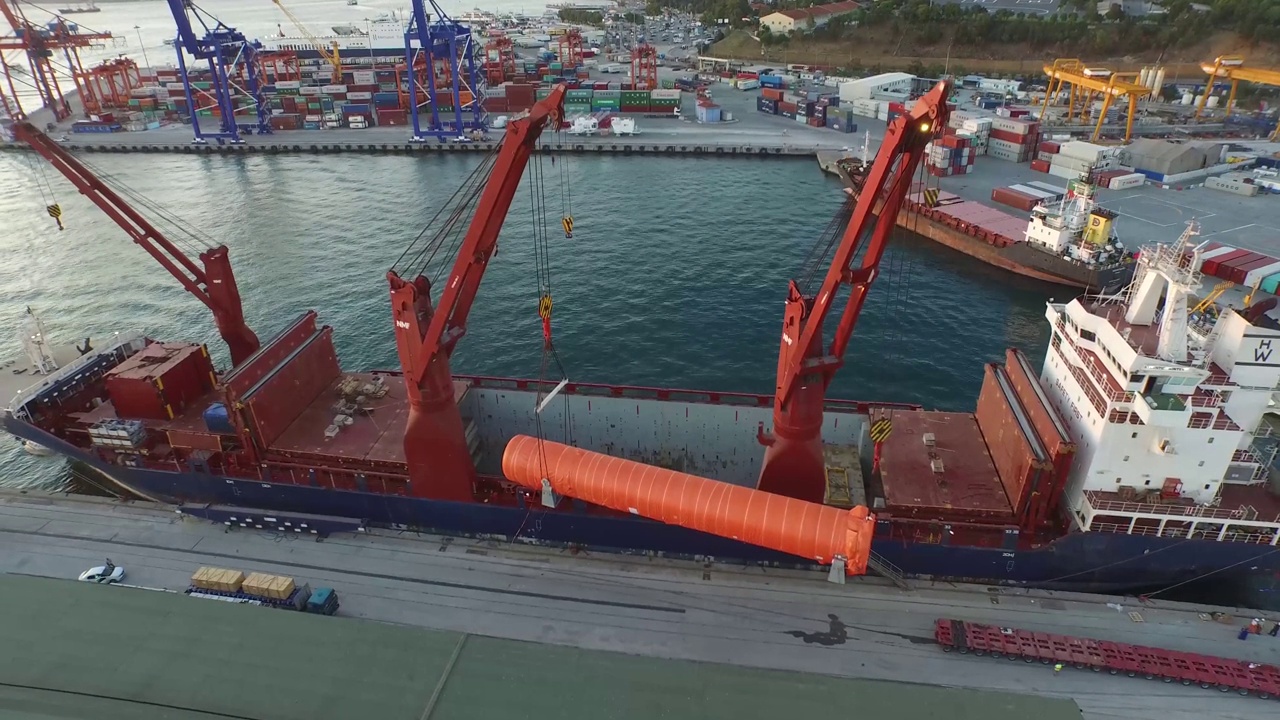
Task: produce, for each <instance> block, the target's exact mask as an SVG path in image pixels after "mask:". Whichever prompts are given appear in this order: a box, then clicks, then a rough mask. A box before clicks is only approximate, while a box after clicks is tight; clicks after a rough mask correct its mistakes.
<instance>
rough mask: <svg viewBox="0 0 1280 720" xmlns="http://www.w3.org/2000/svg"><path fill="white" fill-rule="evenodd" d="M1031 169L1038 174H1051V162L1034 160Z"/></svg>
mask: <svg viewBox="0 0 1280 720" xmlns="http://www.w3.org/2000/svg"><path fill="white" fill-rule="evenodd" d="M1031 169H1032V170H1035V171H1036V172H1042V173H1047V172H1049V162H1048V161H1047V160H1032V161H1031Z"/></svg>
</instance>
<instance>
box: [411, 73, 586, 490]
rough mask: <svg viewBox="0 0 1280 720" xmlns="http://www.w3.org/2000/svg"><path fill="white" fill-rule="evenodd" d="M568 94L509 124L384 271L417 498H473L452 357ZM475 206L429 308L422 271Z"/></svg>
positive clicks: (559, 90)
mask: <svg viewBox="0 0 1280 720" xmlns="http://www.w3.org/2000/svg"><path fill="white" fill-rule="evenodd" d="M564 95H565V87H564V85H563V84H560V85H556V86H555V87H554V88H553V89H552V90H551V94H550V95H548V96H547V97H546V98H545V99H543V100H540V101H538V103H537V104H535V105H534V106H533V108H532V109H531V110H530V111H529V114H528V115H526V116H524V117H522V118H517V119H515V120H512V121H511V123H510V124H509V125H508V126H507V131H506V134H505V135H504V137H503V140H502V143H501V144H500V145H499V146H498V149H497V150H496V151H495V152H493V153H491V154H490V155H489V156H488V157H487V158H486V159H485V160H484V161H483V162H482V163H481V165H480V166H479V167H478V168H477V169H476V171H475V172H474V173H473V174H472V176H471V179H470V181H469V182H468V183H467V185H466V186H464V187H463V188H462V189H461V190H459V191H458V194H456V195H455V199H459V200H461V202H460V203H459V204H458V205H457V207H456V208H453V209H450V210H447V211H442V213H446V212H447V213H451V214H447V215H446V216H445V217H446V220H445V222H444V224H443V226H442V227H441V228H439V229H438V231H437V232H436V233H435V236H434V237H432V238H431V239H430V240H429V241H428V242H426V243H425V244H423V245H422V246H421V247H420V248H417V249H415V246H412V245H411V246H410V248H409V249H408V250H406V251H405V253H404V254H403V255H401V257H400V260H399V261H397V263H396V264H397V266H398V267H399V268H400V270H399V271H398V270H397V269H395V268H393V269H392V270H390V271H389V272H388V273H387V281H388V283H389V284H390V287H391V314H392V317H393V319H394V321H395V333H396V347H397V350H398V351H399V354H400V367H401V368H402V369H403V370H404V379H405V385H406V386H407V387H408V394H409V417H408V421H407V422H406V423H405V430H404V450H405V460H406V461H407V463H408V467H409V493H410V494H411V495H413V496H414V497H429V498H435V499H441V500H455V501H472V500H473V499H474V485H475V478H476V468H475V463H474V462H473V460H472V458H471V451H470V449H469V447H468V440H467V434H466V429H465V428H464V427H463V423H462V415H461V413H460V412H459V410H458V404H457V400H456V399H455V397H454V385H453V378H452V376H451V374H450V370H449V357H450V355H451V354H452V353H453V349H454V347H456V345H457V343H458V340H459V339H461V338H462V336H463V335H464V334H465V333H466V331H467V316H468V314H469V313H470V311H471V306H472V305H473V304H474V303H475V299H476V292H477V291H478V290H479V288H480V280H481V278H482V277H483V276H484V271H485V268H486V267H487V266H488V263H489V258H491V257H492V256H493V253H494V250H495V249H496V248H497V243H498V233H499V231H501V230H502V224H503V222H504V221H505V220H506V217H507V211H508V210H509V209H510V208H511V201H512V199H513V198H514V197H515V194H516V189H517V188H518V187H519V185H520V178H521V176H522V175H523V174H524V170H525V167H526V166H527V165H528V163H529V157H530V156H531V155H532V154H533V152H534V150H535V147H536V145H537V142H538V138H539V137H540V136H541V135H542V132H543V130H544V129H546V128H548V127H551V128H557V127H558V126H559V124H560V123H561V122H562V120H563V118H564ZM472 205H474V210H473V211H472V212H471V214H470V218H471V219H470V223H469V224H468V225H467V226H466V231H465V234H463V235H462V237H461V240H460V242H459V247H458V249H457V254H456V255H455V256H454V257H455V258H456V259H455V260H454V263H453V267H452V270H451V271H450V274H449V277H448V279H447V281H446V282H445V283H444V284H443V291H442V292H441V294H440V300H439V302H438V303H436V304H435V305H434V306H433V305H432V300H431V281H430V280H429V279H428V278H427V277H426V276H425V274H424V272H425V271H426V266H427V265H428V264H429V263H430V262H431V259H432V256H433V255H434V254H435V253H436V252H437V251H438V250H439V249H440V248H441V246H442V245H443V244H444V243H445V242H446V241H447V239H448V236H449V235H450V234H451V233H452V231H453V230H454V229H455V228H457V227H459V225H458V224H459V223H460V222H465V218H464V214H465V212H466V208H468V207H471V206H472ZM446 257H447V256H446ZM406 278H408V279H406ZM547 300H548V301H549V296H548V298H547ZM548 310H549V308H548ZM544 319H545V316H544Z"/></svg>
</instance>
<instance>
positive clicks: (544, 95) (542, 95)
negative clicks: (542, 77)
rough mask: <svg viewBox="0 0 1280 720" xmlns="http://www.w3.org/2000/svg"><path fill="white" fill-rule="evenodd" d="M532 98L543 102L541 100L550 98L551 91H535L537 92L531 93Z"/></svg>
mask: <svg viewBox="0 0 1280 720" xmlns="http://www.w3.org/2000/svg"><path fill="white" fill-rule="evenodd" d="M533 97H534V99H536V100H543V99H546V98H548V97H551V90H549V89H548V90H537V91H535V92H534V93H533Z"/></svg>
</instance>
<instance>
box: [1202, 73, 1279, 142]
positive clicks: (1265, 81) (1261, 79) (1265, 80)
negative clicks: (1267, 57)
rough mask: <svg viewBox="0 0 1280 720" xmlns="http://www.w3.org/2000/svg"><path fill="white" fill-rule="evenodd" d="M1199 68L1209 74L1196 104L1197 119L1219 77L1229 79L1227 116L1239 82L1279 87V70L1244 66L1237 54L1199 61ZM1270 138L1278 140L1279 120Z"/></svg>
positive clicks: (1229, 113)
mask: <svg viewBox="0 0 1280 720" xmlns="http://www.w3.org/2000/svg"><path fill="white" fill-rule="evenodd" d="M1200 69H1201V70H1204V72H1205V74H1207V75H1208V76H1209V82H1208V84H1207V85H1206V86H1205V89H1204V94H1203V95H1201V96H1200V104H1199V105H1197V106H1196V119H1197V120H1199V119H1200V115H1201V113H1203V112H1204V107H1205V103H1206V102H1207V101H1208V100H1209V95H1210V94H1211V92H1212V90H1213V84H1214V83H1215V82H1217V81H1218V79H1219V78H1226V79H1227V80H1230V81H1231V92H1230V93H1229V94H1228V95H1227V105H1226V116H1227V117H1230V116H1231V106H1232V105H1234V104H1235V101H1236V90H1237V89H1238V88H1239V85H1240V83H1241V82H1251V83H1258V84H1259V85H1269V86H1271V87H1280V70H1263V69H1261V68H1247V67H1244V58H1243V57H1241V56H1239V55H1222V56H1220V57H1217V58H1215V59H1214V61H1213V62H1212V63H1201V65H1200ZM1271 140H1272V141H1276V140H1280V122H1277V124H1276V128H1275V130H1273V131H1272V132H1271Z"/></svg>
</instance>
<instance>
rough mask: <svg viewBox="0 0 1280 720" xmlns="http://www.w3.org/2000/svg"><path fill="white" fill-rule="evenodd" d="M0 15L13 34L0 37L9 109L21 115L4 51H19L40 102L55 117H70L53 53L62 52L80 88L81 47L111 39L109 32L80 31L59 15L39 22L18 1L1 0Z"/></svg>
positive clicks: (77, 86)
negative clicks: (26, 64)
mask: <svg viewBox="0 0 1280 720" xmlns="http://www.w3.org/2000/svg"><path fill="white" fill-rule="evenodd" d="M0 14H3V15H4V19H5V21H6V22H7V23H8V24H9V28H10V30H11V31H12V35H5V36H0V70H2V71H3V72H4V74H5V78H6V81H7V82H8V86H9V92H10V93H12V94H13V97H12V98H10V100H11V101H12V103H13V105H12V106H11V107H12V110H11V111H12V112H14V114H15V115H17V116H22V115H23V110H22V107H21V105H20V104H19V103H18V97H17V88H15V87H14V82H13V76H12V75H11V74H10V70H9V66H8V65H7V64H5V63H4V53H5V52H7V51H19V52H22V53H23V54H25V55H26V56H27V63H28V65H29V67H30V70H31V78H30V82H31V84H32V85H33V86H34V87H35V89H36V92H37V93H39V95H40V102H41V103H42V104H43V105H44V107H47V108H49V109H50V110H51V111H53V114H54V117H55V118H56V119H58V120H63V119H66V118H68V117H71V104H70V103H69V102H67V99H66V97H65V96H64V95H63V93H62V88H61V87H60V86H59V85H58V76H57V72H56V68H55V67H54V65H53V58H54V55H55V54H57V53H59V52H60V53H61V54H62V55H63V57H64V58H65V59H66V63H67V68H66V72H67V73H68V74H69V75H71V78H72V81H73V82H75V83H76V88H77V90H82V88H80V78H81V77H82V76H83V75H84V67H83V66H82V65H81V63H80V49H81V48H87V47H90V46H92V45H94V44H95V43H101V42H104V41H106V40H110V39H111V33H109V32H103V33H100V32H81V31H80V28H79V26H78V25H77V24H75V23H71V22H67V21H66V20H65V19H63V18H62V17H60V16H55V17H54V19H52V20H50V21H49V22H48V23H46V24H44V25H39V24H36V23H33V22H31V21H30V20H28V19H27V17H26V15H24V14H23V12H22V8H21V7H20V5H19V3H17V2H16V1H12V0H0Z"/></svg>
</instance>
